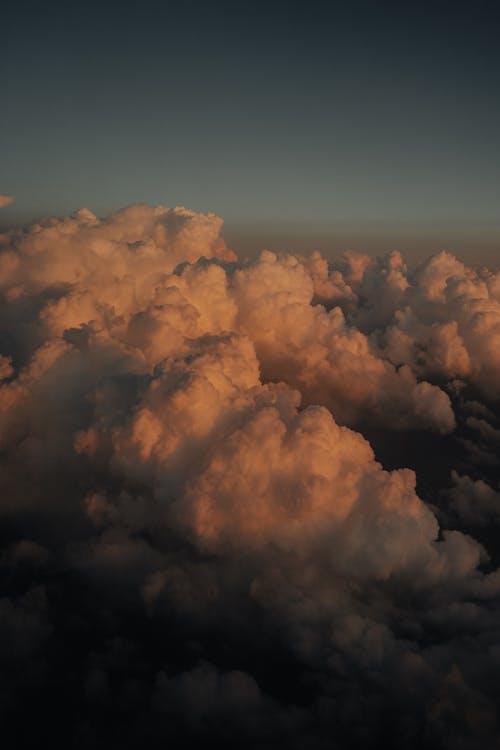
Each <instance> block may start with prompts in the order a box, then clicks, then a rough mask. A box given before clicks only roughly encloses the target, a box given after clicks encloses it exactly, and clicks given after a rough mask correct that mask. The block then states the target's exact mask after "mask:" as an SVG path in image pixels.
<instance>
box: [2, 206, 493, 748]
mask: <svg viewBox="0 0 500 750" xmlns="http://www.w3.org/2000/svg"><path fill="white" fill-rule="evenodd" d="M221 227H222V221H221V220H220V219H219V218H218V217H216V216H213V215H210V214H209V215H202V214H197V213H195V212H192V211H189V210H187V209H185V208H173V209H171V208H165V207H149V206H143V205H137V206H129V207H128V208H126V209H123V210H121V211H117V212H115V213H113V214H110V215H109V216H108V217H105V218H102V219H100V218H98V217H96V216H94V215H93V214H92V213H91V212H89V211H87V210H81V211H79V212H77V213H75V214H74V215H72V216H70V217H68V218H63V219H47V220H44V221H43V222H40V223H36V224H33V225H31V226H30V227H28V228H25V229H23V230H22V231H21V230H12V231H9V232H8V233H7V234H4V235H2V237H1V238H0V243H1V247H0V290H1V306H2V316H1V323H0V378H1V381H0V446H1V457H0V461H1V472H0V497H1V500H0V517H1V519H2V527H3V529H4V532H3V534H4V537H3V538H4V540H5V543H6V544H5V552H4V553H3V554H2V556H1V557H0V580H1V581H2V586H3V592H4V593H3V596H2V598H1V600H0V609H1V611H2V612H3V613H4V620H5V623H6V625H5V628H6V631H5V638H4V642H5V644H7V645H6V646H5V649H4V650H2V658H3V659H4V660H5V663H6V665H7V671H6V677H5V680H4V682H3V683H2V689H1V691H0V698H1V701H0V702H1V704H2V706H3V709H4V713H5V721H6V722H7V724H6V726H7V729H9V727H10V728H11V729H13V728H14V726H15V725H16V726H17V724H16V722H17V723H18V722H19V718H20V715H21V713H22V711H24V710H25V706H26V705H27V703H28V704H29V705H32V706H33V711H35V713H36V717H37V722H36V727H37V732H38V733H40V732H41V733H42V734H43V733H44V732H46V733H47V736H48V734H49V733H51V732H52V733H53V732H54V731H55V732H56V733H57V732H58V731H60V732H61V735H63V734H64V736H65V737H68V736H69V737H71V738H72V739H71V741H72V742H74V744H75V745H76V746H80V747H84V748H86V747H94V746H96V744H98V743H99V742H101V743H104V744H107V745H114V746H117V745H121V746H123V747H134V746H137V744H138V742H139V741H141V742H144V741H146V742H147V743H148V744H150V745H151V746H155V745H156V746H157V745H158V744H164V743H165V742H167V741H168V742H170V744H171V745H172V746H174V747H175V746H186V743H188V744H189V743H191V744H193V745H197V744H200V743H201V742H210V741H212V742H218V743H219V744H221V745H224V744H238V745H239V746H242V747H248V748H251V747H276V746H277V745H279V744H282V745H284V746H287V747H297V748H302V747H311V748H324V747H329V746H331V743H332V742H333V743H334V744H335V745H336V746H338V747H349V746H356V747H366V748H369V747H372V748H375V747H379V746H381V745H385V746H387V747H396V746H397V747H408V748H417V747H418V748H420V747H429V748H431V747H449V748H455V747H459V746H463V747H470V748H474V747H479V746H481V747H488V746H492V743H493V742H494V738H495V737H496V735H497V731H498V727H497V699H496V695H497V676H496V671H495V667H496V668H497V667H498V664H497V662H498V658H499V656H498V654H499V653H500V652H499V649H500V631H499V628H498V615H499V601H498V596H499V593H500V584H499V581H500V573H499V567H498V566H499V565H500V547H499V545H498V540H497V538H496V532H495V531H494V530H495V529H496V528H497V525H498V524H497V520H498V507H497V506H498V498H499V493H498V459H497V457H496V456H497V448H498V442H499V435H500V408H499V404H498V401H499V394H498V378H497V374H498V373H497V370H498V362H497V360H498V347H497V344H496V341H497V338H498V330H500V329H499V324H498V320H499V319H500V316H499V309H498V305H499V301H500V300H499V290H500V284H499V281H498V274H496V273H494V272H490V271H488V270H486V269H482V270H473V269H470V268H467V267H465V266H464V265H463V264H461V263H460V262H459V261H457V260H456V259H455V258H453V257H452V256H450V255H447V254H441V255H438V256H435V257H434V258H431V259H429V260H428V261H426V262H425V263H424V264H423V265H422V266H421V267H420V268H418V269H416V270H415V271H411V272H410V271H408V269H407V267H406V265H405V263H404V260H403V258H402V257H401V255H400V254H399V253H392V254H389V255H387V256H385V257H384V258H379V259H371V258H369V257H368V256H364V255H354V254H348V255H346V256H345V257H343V258H341V259H340V260H339V261H338V262H335V263H327V261H326V260H325V259H323V258H322V257H321V256H320V255H319V254H317V253H316V254H314V255H313V256H310V257H300V256H295V255H286V254H283V255H280V256H278V255H276V254H274V253H270V252H264V253H263V254H262V255H261V256H260V258H258V259H257V260H255V261H253V262H251V263H241V262H239V261H238V259H237V257H236V256H235V254H234V253H233V252H232V251H231V250H230V249H229V248H228V247H227V246H226V244H225V242H224V241H223V239H222V238H221V234H220V232H221ZM497 329H498V330H497ZM16 634H17V635H16ZM16 639H17V640H16ZM9 644H10V645H9ZM12 644H14V645H12ZM68 675H70V676H69V677H68ZM41 685H44V690H43V691H41V690H40V686H41ZM35 696H36V700H35ZM54 704H57V705H60V706H61V707H62V708H61V710H62V712H63V713H64V715H65V716H67V719H65V720H64V726H63V725H61V728H56V729H55V730H54V728H53V726H52V724H53V723H52V722H51V721H49V719H48V717H50V716H51V715H52V714H51V711H50V710H49V709H50V707H51V706H52V705H54ZM77 705H78V710H76V708H75V706H77ZM63 709H64V710H63ZM9 722H10V724H9ZM23 732H24V735H23V737H24V739H26V740H27V741H28V740H30V739H32V734H30V732H31V730H30V727H28V726H26V727H25V729H23ZM51 737H53V734H51ZM183 743H184V744H183ZM460 743H461V744H460Z"/></svg>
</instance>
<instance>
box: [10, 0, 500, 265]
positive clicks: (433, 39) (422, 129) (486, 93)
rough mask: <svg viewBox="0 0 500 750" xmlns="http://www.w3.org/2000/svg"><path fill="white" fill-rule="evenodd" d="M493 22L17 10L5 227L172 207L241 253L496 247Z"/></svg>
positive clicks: (301, 8)
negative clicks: (145, 205) (222, 234)
mask: <svg viewBox="0 0 500 750" xmlns="http://www.w3.org/2000/svg"><path fill="white" fill-rule="evenodd" d="M499 18H500V11H499V3H497V2H484V1H483V0H475V1H474V2H468V3H460V2H454V3H451V2H446V3H445V2H439V0H436V1H435V2H432V3H430V2H429V3H426V2H423V3H422V2H421V3H412V2H400V3H384V2H371V3H367V2H364V3H361V2H349V3H347V2H345V3H322V2H314V1H313V2H309V3H298V2H286V3H285V2H268V3H264V2H252V3H250V2H240V3H238V2H232V3H226V2H214V3H209V2H204V3H200V2H180V3H170V2H163V3H160V2H143V3H140V4H139V3H137V4H136V3H129V2H120V3H118V2H116V3H105V4H103V5H99V4H97V3H67V4H65V5H64V6H61V5H60V4H58V3H57V4H56V3H36V4H35V3H24V4H23V3H22V2H18V3H16V4H15V5H14V4H12V6H11V7H10V9H7V12H6V14H5V15H4V26H3V33H2V39H1V44H0V59H1V65H2V81H3V85H2V94H1V96H2V107H1V110H2V114H1V119H0V138H1V144H2V153H1V163H0V170H1V171H0V192H3V193H8V194H14V195H16V196H17V201H16V203H15V204H14V205H13V206H11V207H9V208H7V209H4V210H3V212H2V217H3V218H2V221H3V223H5V222H6V221H7V222H9V221H19V220H25V219H27V218H31V217H33V216H35V215H40V214H47V213H49V214H53V213H56V214H60V213H67V212H69V211H72V210H74V209H76V208H78V207H80V206H87V207H88V208H90V209H92V210H94V211H95V212H97V213H98V214H103V213H106V212H107V211H109V210H111V209H114V208H117V207H120V206H122V205H125V204H128V203H131V202H149V203H164V204H167V205H176V204H183V205H186V206H189V207H190V208H194V209H198V210H201V211H214V212H216V213H218V214H220V215H221V216H222V217H223V218H224V219H225V220H226V228H227V229H226V232H227V235H228V238H229V239H230V240H231V241H232V242H233V244H241V246H242V247H244V248H245V249H249V250H252V249H253V248H254V247H257V246H259V245H260V244H267V245H270V244H273V243H274V244H275V245H276V246H291V248H292V249H297V248H296V247H295V246H297V247H298V246H301V245H303V246H304V247H306V246H307V247H312V246H316V245H317V246H319V247H321V248H322V249H324V250H326V251H328V250H329V249H338V248H339V247H340V246H351V247H354V248H355V249H362V247H363V246H366V247H367V249H368V250H373V249H382V248H383V247H384V246H387V247H393V246H402V249H403V250H405V249H406V250H410V251H411V250H412V248H413V250H415V252H418V251H419V248H420V247H421V248H422V252H432V251H434V250H435V249H437V248H438V246H439V247H441V246H442V247H448V248H449V249H451V250H455V251H458V252H459V253H460V252H462V253H465V252H467V251H469V252H472V251H475V252H477V253H478V255H481V253H483V254H485V253H486V255H489V256H491V255H492V254H495V252H496V250H497V249H498V251H499V256H500V228H499V227H500V224H499V218H498V204H499V197H500V172H499V166H500V101H499V90H500V86H499V84H500V52H499V48H500V44H499V37H500V34H499V32H500V23H499ZM405 243H406V247H405ZM429 243H430V245H429Z"/></svg>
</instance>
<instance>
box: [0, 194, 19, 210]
mask: <svg viewBox="0 0 500 750" xmlns="http://www.w3.org/2000/svg"><path fill="white" fill-rule="evenodd" d="M15 200H16V199H15V198H14V196H13V195H0V208H6V207H7V206H10V205H11V203H14V201H15Z"/></svg>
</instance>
